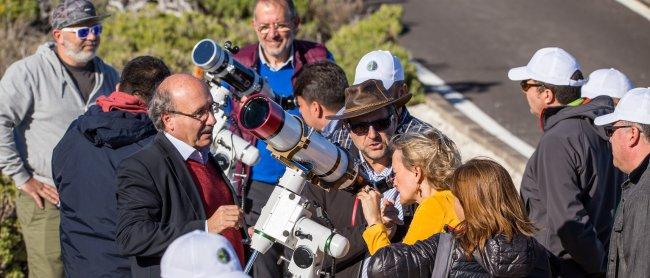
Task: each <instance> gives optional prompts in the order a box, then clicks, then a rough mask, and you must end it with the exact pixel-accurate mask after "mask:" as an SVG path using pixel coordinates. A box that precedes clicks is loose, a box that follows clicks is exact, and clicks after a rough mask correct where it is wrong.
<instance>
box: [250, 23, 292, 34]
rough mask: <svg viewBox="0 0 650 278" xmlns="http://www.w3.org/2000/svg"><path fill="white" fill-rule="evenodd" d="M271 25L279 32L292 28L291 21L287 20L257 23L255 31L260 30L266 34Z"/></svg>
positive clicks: (269, 30)
mask: <svg viewBox="0 0 650 278" xmlns="http://www.w3.org/2000/svg"><path fill="white" fill-rule="evenodd" d="M271 27H272V28H273V29H275V30H276V31H277V32H279V33H286V32H289V31H291V29H292V28H293V27H292V25H291V23H289V22H280V23H278V22H276V23H273V24H266V23H263V24H258V25H257V32H260V33H261V34H262V35H266V34H268V33H269V32H271Z"/></svg>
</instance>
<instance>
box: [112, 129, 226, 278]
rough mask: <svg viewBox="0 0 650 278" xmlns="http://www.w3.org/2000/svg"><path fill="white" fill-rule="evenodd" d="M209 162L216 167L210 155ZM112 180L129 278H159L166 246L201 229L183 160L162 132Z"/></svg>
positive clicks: (196, 199)
mask: <svg viewBox="0 0 650 278" xmlns="http://www.w3.org/2000/svg"><path fill="white" fill-rule="evenodd" d="M208 163H215V166H216V168H217V169H220V168H219V167H218V166H217V165H216V162H215V161H214V159H213V158H212V157H211V158H210V162H208ZM223 178H224V180H225V181H226V182H227V181H228V179H227V178H226V177H223ZM117 180H118V190H117V212H118V215H119V220H118V223H117V243H118V246H119V247H120V250H121V251H122V253H123V254H124V255H126V256H134V260H132V264H131V270H132V273H133V277H160V259H161V257H162V255H163V253H164V252H165V250H166V249H167V246H168V245H169V244H170V243H171V242H172V241H173V240H174V239H176V238H178V237H179V236H181V235H184V234H186V233H188V232H191V231H194V230H205V221H206V219H207V217H206V215H205V210H204V208H203V203H202V201H201V197H200V195H199V191H198V190H197V187H196V185H195V184H194V181H193V180H192V177H191V175H190V172H189V170H188V169H187V166H186V165H185V161H184V160H183V157H182V156H181V154H180V153H179V152H178V151H177V150H176V148H175V147H174V145H172V143H171V142H170V141H169V140H168V139H167V137H165V135H164V134H163V133H162V132H160V133H158V134H157V135H156V136H155V138H154V140H153V143H152V144H150V145H148V146H147V147H145V148H143V149H142V150H141V151H139V152H137V153H136V154H134V155H133V156H131V157H129V158H127V159H125V160H124V161H123V162H122V164H120V166H119V167H118V170H117ZM229 186H230V185H229ZM230 191H231V194H233V200H235V202H236V200H237V198H236V196H235V195H234V191H233V190H232V188H231V190H230Z"/></svg>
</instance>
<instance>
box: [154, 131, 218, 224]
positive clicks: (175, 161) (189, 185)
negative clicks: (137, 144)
mask: <svg viewBox="0 0 650 278" xmlns="http://www.w3.org/2000/svg"><path fill="white" fill-rule="evenodd" d="M155 140H156V143H157V144H158V145H159V146H160V147H161V148H162V149H163V150H164V153H165V154H166V156H165V163H167V166H168V167H169V170H170V171H171V172H172V174H173V175H174V177H175V178H176V181H177V182H178V185H177V186H178V187H179V188H180V189H181V190H180V191H182V192H183V193H185V195H186V197H187V198H188V199H189V200H190V204H191V205H192V209H193V210H194V214H195V215H196V216H197V217H198V218H199V219H207V218H206V215H205V210H204V209H203V201H201V196H200V195H199V191H198V190H197V189H196V184H194V180H193V179H192V176H191V175H190V171H189V170H188V169H187V165H186V164H185V161H184V160H183V157H182V156H181V154H180V153H179V152H178V150H176V148H175V147H174V145H173V144H172V143H171V142H170V141H169V139H167V137H165V134H164V133H162V132H159V133H158V134H157V135H156V139H155Z"/></svg>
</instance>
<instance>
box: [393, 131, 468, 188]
mask: <svg viewBox="0 0 650 278" xmlns="http://www.w3.org/2000/svg"><path fill="white" fill-rule="evenodd" d="M390 145H391V148H392V149H393V150H400V151H402V163H403V164H404V166H405V167H406V168H407V169H409V170H412V169H413V167H415V166H417V167H420V168H421V169H422V174H423V176H424V177H425V178H426V179H427V181H428V182H429V185H431V186H432V187H433V188H434V189H435V190H448V189H449V186H448V185H447V182H446V181H447V178H448V177H449V176H451V174H452V173H453V172H454V170H455V169H456V167H458V166H459V165H460V163H461V160H460V154H459V153H458V150H457V149H456V144H454V141H452V140H451V139H449V138H448V137H447V136H445V135H444V134H442V132H440V131H439V130H437V129H427V130H425V131H424V132H422V133H413V132H407V133H403V134H399V135H396V136H395V137H393V139H392V140H391V143H390Z"/></svg>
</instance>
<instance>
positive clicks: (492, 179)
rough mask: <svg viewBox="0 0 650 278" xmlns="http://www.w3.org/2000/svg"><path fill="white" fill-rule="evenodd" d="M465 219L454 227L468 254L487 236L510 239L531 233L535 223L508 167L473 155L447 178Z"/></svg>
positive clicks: (483, 243) (489, 237)
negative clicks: (527, 211)
mask: <svg viewBox="0 0 650 278" xmlns="http://www.w3.org/2000/svg"><path fill="white" fill-rule="evenodd" d="M450 181H451V184H452V189H451V190H452V192H453V193H454V196H456V198H458V201H460V204H461V206H462V207H463V211H464V214H465V220H463V222H461V223H460V225H459V226H458V227H457V230H458V233H457V239H458V241H459V242H460V244H461V246H462V247H463V250H464V251H465V253H466V255H467V256H471V255H470V254H472V252H473V251H474V249H476V248H479V249H483V247H484V246H485V242H486V241H487V240H488V239H491V238H493V237H494V236H496V235H498V234H500V235H504V236H505V237H506V238H507V239H508V240H509V241H510V240H512V237H513V236H514V235H515V234H524V235H527V236H532V235H533V233H534V231H535V227H534V226H533V224H532V222H531V221H530V220H529V219H528V217H527V216H526V212H525V210H524V204H523V202H522V200H521V197H520V196H519V193H517V189H515V185H514V184H513V183H512V179H511V178H510V175H509V174H508V171H506V169H504V168H503V166H501V165H499V163H496V162H494V161H492V160H489V159H476V158H475V159H472V160H470V161H467V162H466V163H465V164H463V165H461V166H460V167H458V169H456V171H455V172H454V174H453V175H452V176H451V178H450Z"/></svg>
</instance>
